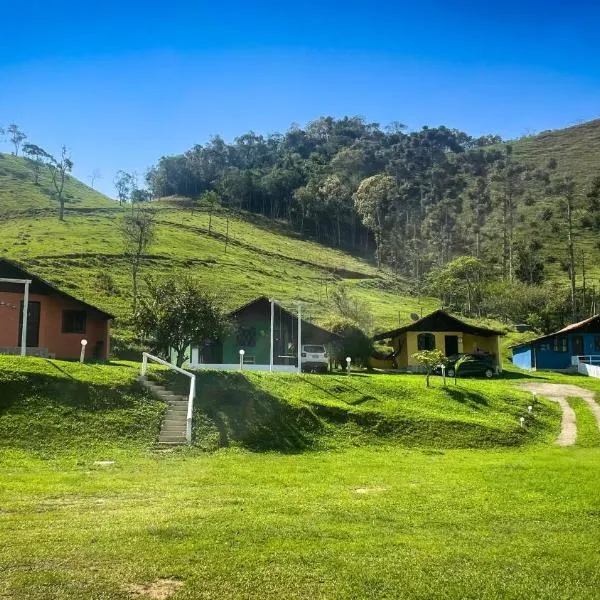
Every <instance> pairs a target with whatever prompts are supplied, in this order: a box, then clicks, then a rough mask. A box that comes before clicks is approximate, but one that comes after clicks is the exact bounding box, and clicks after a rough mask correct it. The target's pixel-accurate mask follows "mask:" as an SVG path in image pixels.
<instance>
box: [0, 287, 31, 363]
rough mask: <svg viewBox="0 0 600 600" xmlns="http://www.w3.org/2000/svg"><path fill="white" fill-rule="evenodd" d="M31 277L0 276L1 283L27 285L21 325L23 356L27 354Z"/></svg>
mask: <svg viewBox="0 0 600 600" xmlns="http://www.w3.org/2000/svg"><path fill="white" fill-rule="evenodd" d="M31 281H32V280H31V279H9V278H7V277H0V283H16V284H21V285H24V286H25V295H24V296H23V326H22V327H21V356H26V355H27V313H28V309H29V286H30V285H31Z"/></svg>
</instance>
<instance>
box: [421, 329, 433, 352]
mask: <svg viewBox="0 0 600 600" xmlns="http://www.w3.org/2000/svg"><path fill="white" fill-rule="evenodd" d="M417 348H418V349H419V350H435V335H433V333H420V334H419V335H418V336H417Z"/></svg>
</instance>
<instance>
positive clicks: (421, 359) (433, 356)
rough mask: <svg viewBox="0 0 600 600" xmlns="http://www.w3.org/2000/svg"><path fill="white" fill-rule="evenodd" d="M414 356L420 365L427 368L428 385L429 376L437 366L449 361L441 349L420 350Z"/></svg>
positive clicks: (426, 378)
mask: <svg viewBox="0 0 600 600" xmlns="http://www.w3.org/2000/svg"><path fill="white" fill-rule="evenodd" d="M412 357H413V358H414V359H415V360H416V361H417V364H418V365H419V366H420V367H423V369H425V381H426V382H427V387H429V376H430V375H431V373H432V372H433V370H434V369H435V368H436V367H439V366H440V365H445V364H446V362H447V359H446V357H445V356H444V354H443V353H442V352H441V350H420V351H419V352H415V353H414V354H413V355H412Z"/></svg>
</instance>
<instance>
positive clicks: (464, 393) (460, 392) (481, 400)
mask: <svg viewBox="0 0 600 600" xmlns="http://www.w3.org/2000/svg"><path fill="white" fill-rule="evenodd" d="M443 390H444V392H445V393H446V394H447V395H448V396H450V398H451V399H452V400H454V401H455V402H460V403H461V404H477V405H479V406H488V405H489V402H488V401H487V398H486V397H485V396H484V395H482V394H479V393H477V392H471V391H469V390H465V389H463V388H459V387H449V386H447V387H445V388H443Z"/></svg>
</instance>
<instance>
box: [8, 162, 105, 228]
mask: <svg viewBox="0 0 600 600" xmlns="http://www.w3.org/2000/svg"><path fill="white" fill-rule="evenodd" d="M53 191H54V188H53V186H52V181H51V179H50V177H49V175H48V172H47V169H45V168H42V169H41V171H40V177H39V185H35V184H34V177H33V173H32V167H31V162H30V161H28V160H27V159H25V158H21V157H15V156H12V155H11V154H3V153H0V219H1V218H6V217H8V216H12V215H18V214H22V213H28V214H31V213H32V212H35V213H36V214H43V213H49V214H55V213H56V212H57V211H58V203H57V202H56V201H55V200H54V196H53ZM65 199H66V202H65V208H66V210H85V209H90V208H94V209H101V208H105V209H106V208H114V203H113V202H112V201H111V200H110V199H109V198H107V197H106V196H104V195H103V194H101V193H100V192H96V191H95V190H93V189H92V188H90V187H88V186H87V185H85V184H83V183H81V182H80V181H78V180H77V179H75V178H74V177H69V178H68V180H67V182H66V184H65Z"/></svg>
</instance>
